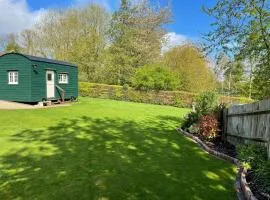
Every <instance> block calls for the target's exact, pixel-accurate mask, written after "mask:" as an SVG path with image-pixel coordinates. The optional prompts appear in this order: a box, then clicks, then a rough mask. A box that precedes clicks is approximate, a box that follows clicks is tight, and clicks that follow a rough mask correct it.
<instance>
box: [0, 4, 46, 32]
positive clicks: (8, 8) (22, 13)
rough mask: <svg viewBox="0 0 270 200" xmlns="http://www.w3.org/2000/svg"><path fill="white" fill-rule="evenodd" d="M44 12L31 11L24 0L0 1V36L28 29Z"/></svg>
mask: <svg viewBox="0 0 270 200" xmlns="http://www.w3.org/2000/svg"><path fill="white" fill-rule="evenodd" d="M44 12H45V11H44V10H43V9H41V10H37V11H31V10H30V9H29V6H28V4H27V2H26V0H0V35H1V34H7V33H18V32H20V31H22V30H23V29H25V28H30V27H31V26H32V25H33V24H35V22H37V21H38V20H39V19H40V17H41V15H42V14H43V13H44Z"/></svg>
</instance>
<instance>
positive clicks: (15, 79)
mask: <svg viewBox="0 0 270 200" xmlns="http://www.w3.org/2000/svg"><path fill="white" fill-rule="evenodd" d="M18 83H19V73H18V72H17V71H9V72H8V84H11V85H16V84H18Z"/></svg>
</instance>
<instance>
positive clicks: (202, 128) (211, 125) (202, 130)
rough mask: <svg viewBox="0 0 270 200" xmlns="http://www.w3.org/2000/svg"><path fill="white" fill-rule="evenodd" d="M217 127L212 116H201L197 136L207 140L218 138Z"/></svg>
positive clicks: (217, 124) (214, 117)
mask: <svg viewBox="0 0 270 200" xmlns="http://www.w3.org/2000/svg"><path fill="white" fill-rule="evenodd" d="M218 127H219V123H218V120H217V118H216V116H215V115H214V114H208V115H203V116H201V117H200V119H199V134H200V135H201V136H202V137H203V138H205V139H207V140H211V139H214V138H216V137H217V136H218V132H219V128H218Z"/></svg>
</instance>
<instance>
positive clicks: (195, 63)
mask: <svg viewBox="0 0 270 200" xmlns="http://www.w3.org/2000/svg"><path fill="white" fill-rule="evenodd" d="M164 60H165V64H166V65H167V66H169V67H170V68H172V69H173V70H174V71H175V72H176V73H177V74H178V77H179V79H180V80H182V82H183V90H186V91H190V92H200V91H204V90H209V89H215V88H216V79H215V77H214V75H213V73H212V71H211V70H210V68H209V67H208V63H207V60H206V58H205V57H204V55H203V53H202V52H201V51H200V49H199V48H197V47H196V46H194V45H191V44H187V45H183V46H178V47H175V48H173V49H171V50H170V51H168V52H167V53H165V54H164Z"/></svg>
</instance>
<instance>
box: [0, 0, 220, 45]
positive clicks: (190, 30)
mask: <svg viewBox="0 0 270 200" xmlns="http://www.w3.org/2000/svg"><path fill="white" fill-rule="evenodd" d="M152 1H153V2H157V1H158V0H152ZM89 2H95V3H97V2H98V3H100V4H102V5H104V6H105V7H106V8H108V9H109V10H110V11H111V12H113V11H114V10H115V9H117V7H118V6H119V2H120V0H0V34H4V33H9V32H19V31H20V30H21V29H24V28H28V27H30V26H31V25H32V24H33V23H35V22H36V21H38V19H39V17H40V16H41V15H42V13H43V12H46V10H47V9H50V8H67V7H70V6H78V5H83V4H85V3H89ZM159 2H160V4H161V5H164V4H165V2H166V0H159ZM214 3H215V1H213V0H171V4H172V11H173V20H174V21H173V22H172V23H171V24H169V25H168V26H167V28H168V31H169V32H170V35H171V36H172V37H173V40H174V42H176V43H181V42H182V41H183V40H200V38H201V33H205V32H207V31H208V30H209V29H210V28H211V27H210V23H211V18H209V17H208V16H207V15H206V14H205V13H203V12H202V10H201V8H202V6H213V4H214Z"/></svg>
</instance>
